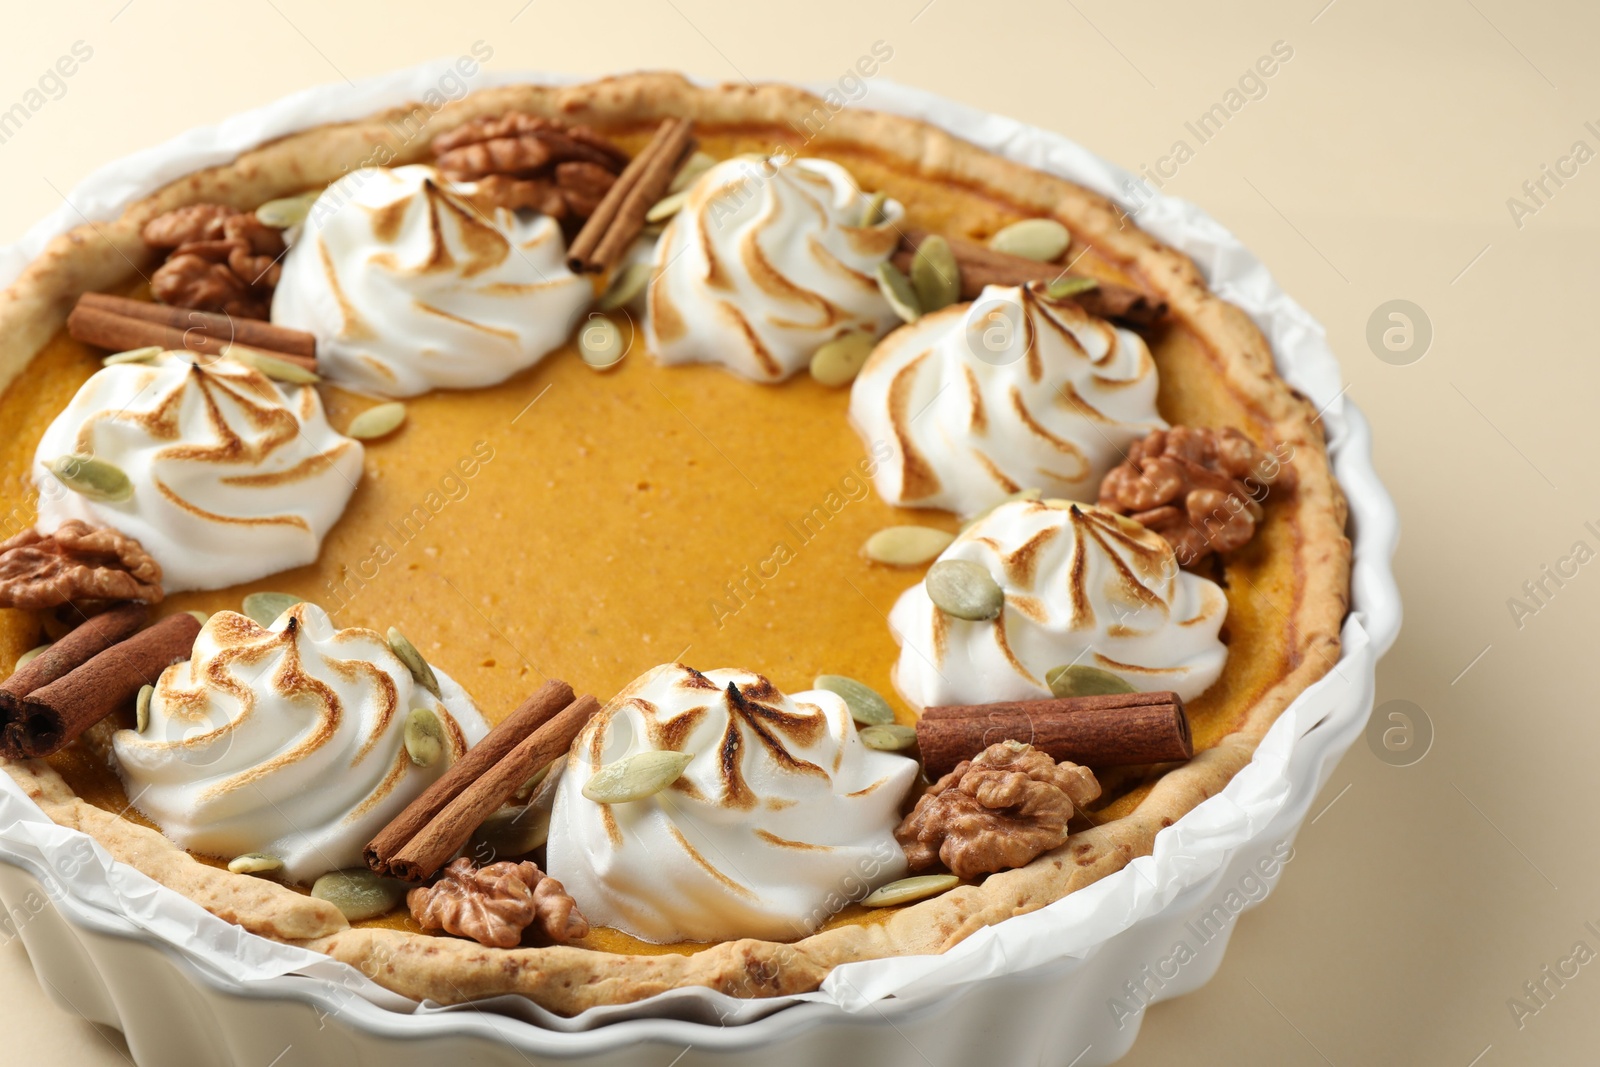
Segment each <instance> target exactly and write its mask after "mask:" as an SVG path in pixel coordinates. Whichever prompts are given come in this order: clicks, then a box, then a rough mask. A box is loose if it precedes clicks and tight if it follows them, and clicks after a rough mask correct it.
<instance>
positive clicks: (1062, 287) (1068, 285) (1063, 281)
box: [1044, 274, 1100, 300]
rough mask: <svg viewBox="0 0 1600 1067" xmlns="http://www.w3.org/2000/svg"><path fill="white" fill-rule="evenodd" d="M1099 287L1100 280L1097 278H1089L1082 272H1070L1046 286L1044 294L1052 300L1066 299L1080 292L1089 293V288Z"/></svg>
mask: <svg viewBox="0 0 1600 1067" xmlns="http://www.w3.org/2000/svg"><path fill="white" fill-rule="evenodd" d="M1099 287H1100V281H1099V279H1097V278H1089V277H1086V276H1085V275H1082V274H1069V275H1067V276H1066V277H1065V278H1057V279H1056V280H1055V281H1053V282H1051V283H1050V284H1049V285H1047V286H1045V288H1044V295H1045V296H1047V297H1049V298H1050V299H1051V300H1066V299H1067V298H1069V297H1074V296H1077V295H1078V294H1079V293H1087V292H1088V291H1089V290H1091V289H1098V288H1099Z"/></svg>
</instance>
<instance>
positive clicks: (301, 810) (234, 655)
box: [112, 604, 488, 882]
mask: <svg viewBox="0 0 1600 1067" xmlns="http://www.w3.org/2000/svg"><path fill="white" fill-rule="evenodd" d="M434 673H435V674H436V675H437V676H438V679H439V686H440V689H441V691H442V692H443V694H444V699H443V700H439V699H437V698H435V697H434V696H433V695H432V694H431V693H429V692H428V691H427V690H426V689H424V688H422V687H421V686H420V685H417V684H416V683H415V682H414V681H413V680H412V677H411V672H410V671H409V670H407V669H406V666H405V664H404V663H402V662H401V661H400V659H399V658H398V657H397V656H396V655H395V654H394V653H393V652H391V651H390V650H389V646H388V644H387V642H385V641H384V639H383V637H382V635H380V634H378V633H376V632H374V631H372V630H362V629H354V628H352V629H346V630H339V629H335V628H334V625H333V623H332V622H331V621H330V620H329V618H328V614H327V612H325V611H323V610H322V609H321V608H319V607H317V606H315V605H312V604H296V605H295V606H294V607H292V608H290V609H289V610H288V611H286V612H284V613H283V614H282V615H281V616H279V618H278V620H277V621H276V622H275V623H273V625H272V627H271V628H270V629H263V628H262V627H260V626H258V625H256V623H254V622H252V621H251V620H250V619H249V618H248V617H246V616H244V615H239V614H235V613H234V612H231V611H221V612H218V613H216V614H215V615H213V616H211V618H210V620H209V621H207V623H206V625H205V627H204V628H203V629H202V630H201V631H200V636H199V638H198V639H197V640H196V641H195V645H194V652H193V653H192V655H191V656H190V658H189V660H188V661H187V662H184V663H179V664H176V665H175V666H172V667H168V668H167V669H166V671H165V672H163V673H162V675H161V678H160V680H159V681H157V682H156V686H155V692H154V694H153V695H152V696H151V698H150V721H149V725H148V726H146V727H145V729H144V731H143V732H142V733H136V732H135V731H133V730H119V731H117V733H116V734H115V735H114V736H113V737H112V747H113V750H114V751H115V754H116V764H117V770H118V773H119V774H121V776H122V781H123V784H124V786H125V787H126V789H127V793H128V797H129V798H130V800H131V801H132V802H133V805H134V806H135V807H136V808H138V809H139V810H140V811H141V812H143V813H144V814H145V815H146V816H148V817H149V818H150V819H151V820H152V821H154V822H155V823H156V825H158V826H159V827H161V830H162V832H163V833H165V834H166V835H167V836H168V837H170V838H171V839H172V840H173V841H176V842H177V843H178V844H179V845H182V846H183V847H184V848H186V849H188V850H190V851H191V852H198V853H201V854H204V855H209V856H217V857H221V858H223V859H229V858H232V857H234V856H239V855H243V854H245V853H249V852H262V853H266V854H267V855H269V856H276V857H277V858H278V859H280V860H282V861H283V864H284V866H283V875H284V877H286V878H287V879H289V880H291V881H297V882H307V881H310V880H312V879H313V878H315V877H317V876H318V875H321V874H324V873H326V872H328V871H333V870H342V869H345V868H348V867H359V866H361V865H362V859H361V850H362V847H363V846H364V845H366V843H367V842H368V841H370V840H371V839H372V838H373V836H375V835H376V834H377V832H378V831H379V830H381V829H382V828H383V827H384V826H385V825H387V824H388V823H389V821H390V820H391V819H393V818H394V817H395V816H396V815H398V814H399V813H400V812H401V810H402V809H404V808H405V806H406V805H407V804H409V803H410V802H411V801H412V800H414V799H415V798H416V797H417V796H418V795H419V794H420V793H421V792H422V791H423V790H424V789H426V788H427V787H428V786H429V785H430V784H432V783H433V782H434V781H435V780H436V779H437V778H439V777H440V776H441V775H442V774H444V772H445V771H446V770H448V769H449V766H450V764H451V763H452V762H453V761H454V760H456V759H457V758H459V757H460V755H461V754H462V753H463V752H465V751H466V750H467V748H468V746H470V745H472V744H475V743H476V742H477V741H479V740H481V739H482V738H483V736H484V734H486V733H487V732H488V726H487V724H486V723H485V722H484V720H483V716H482V715H480V714H479V713H478V709H477V707H476V706H475V705H474V704H473V702H472V699H471V698H470V697H468V696H467V694H466V693H465V692H464V691H463V690H462V689H461V687H460V686H459V685H457V684H456V683H455V682H454V681H452V680H451V679H450V678H449V677H448V676H446V675H445V673H444V672H443V671H440V670H438V669H437V668H435V671H434ZM416 708H427V709H428V710H430V711H432V712H433V713H434V714H435V715H437V716H438V717H439V722H440V725H441V726H443V728H444V729H443V735H444V742H445V749H446V755H447V758H445V759H441V760H439V761H438V762H437V763H435V764H434V765H433V766H431V767H427V768H422V767H418V766H416V765H415V764H414V763H412V761H411V759H410V757H409V756H408V755H407V754H406V748H405V736H404V735H405V723H406V717H407V715H408V714H410V712H411V711H412V710H414V709H416Z"/></svg>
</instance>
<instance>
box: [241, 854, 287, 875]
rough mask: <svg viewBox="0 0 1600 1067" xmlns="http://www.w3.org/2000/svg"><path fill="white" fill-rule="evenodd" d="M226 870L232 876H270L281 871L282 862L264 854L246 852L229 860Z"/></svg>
mask: <svg viewBox="0 0 1600 1067" xmlns="http://www.w3.org/2000/svg"><path fill="white" fill-rule="evenodd" d="M228 870H230V871H232V872H233V873H234V874H270V873H272V872H273V871H281V870H283V861H282V860H280V859H279V858H278V857H276V856H269V855H267V854H266V853H265V852H246V853H245V854H244V855H242V856H235V857H233V859H231V860H229V861H228Z"/></svg>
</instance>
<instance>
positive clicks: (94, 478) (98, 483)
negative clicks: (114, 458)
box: [45, 452, 133, 504]
mask: <svg viewBox="0 0 1600 1067" xmlns="http://www.w3.org/2000/svg"><path fill="white" fill-rule="evenodd" d="M45 467H46V468H47V469H48V470H49V471H50V473H51V474H53V475H55V476H56V481H58V482H60V483H61V484H62V485H64V486H66V487H67V488H68V489H71V490H72V491H73V492H74V493H77V494H78V495H79V496H83V497H88V498H89V499H90V500H99V501H103V502H104V503H107V504H116V503H119V502H121V501H123V500H127V499H128V498H129V497H131V496H133V482H131V481H129V480H128V476H127V475H126V474H124V473H122V468H120V467H118V466H116V465H115V464H112V463H107V462H106V461H105V460H103V459H95V458H94V457H93V456H85V455H83V454H81V453H78V452H74V453H72V454H71V455H66V456H58V457H56V458H55V459H53V460H51V461H50V462H49V463H47V464H45Z"/></svg>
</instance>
